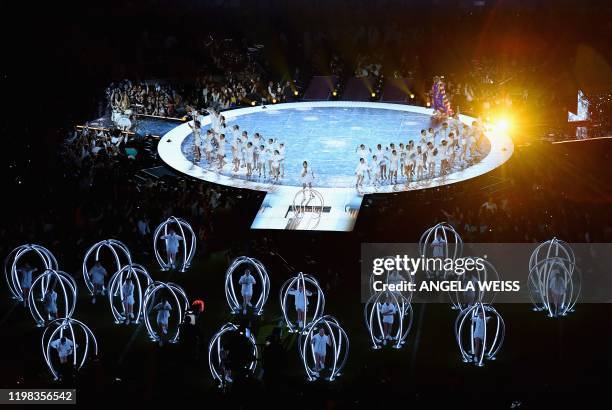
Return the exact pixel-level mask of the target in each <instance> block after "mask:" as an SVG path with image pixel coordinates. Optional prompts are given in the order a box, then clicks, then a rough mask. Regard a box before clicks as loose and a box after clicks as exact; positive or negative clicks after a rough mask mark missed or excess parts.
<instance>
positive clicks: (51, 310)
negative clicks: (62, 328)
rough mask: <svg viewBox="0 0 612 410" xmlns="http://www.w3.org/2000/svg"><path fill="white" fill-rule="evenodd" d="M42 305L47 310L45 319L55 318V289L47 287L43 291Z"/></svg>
mask: <svg viewBox="0 0 612 410" xmlns="http://www.w3.org/2000/svg"><path fill="white" fill-rule="evenodd" d="M43 305H44V307H45V312H47V320H53V319H57V292H56V291H55V290H53V289H49V290H48V291H47V293H45V297H44V299H43Z"/></svg>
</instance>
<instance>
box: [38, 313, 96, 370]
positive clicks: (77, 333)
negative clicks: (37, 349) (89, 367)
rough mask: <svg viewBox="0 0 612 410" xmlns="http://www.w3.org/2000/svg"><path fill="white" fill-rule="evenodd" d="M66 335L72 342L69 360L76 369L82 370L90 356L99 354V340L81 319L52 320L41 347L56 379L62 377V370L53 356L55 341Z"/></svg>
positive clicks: (44, 333) (46, 329)
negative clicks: (55, 362) (60, 370)
mask: <svg viewBox="0 0 612 410" xmlns="http://www.w3.org/2000/svg"><path fill="white" fill-rule="evenodd" d="M62 337H65V338H66V340H68V341H69V342H70V343H71V344H72V351H71V352H70V353H69V355H68V356H69V362H71V364H72V366H73V367H74V369H75V370H77V371H78V370H80V369H81V368H82V367H83V365H84V364H85V362H86V361H87V359H88V358H90V357H91V356H92V354H93V356H97V355H98V341H97V340H96V336H95V335H94V333H93V332H92V331H91V329H90V328H89V327H87V325H86V324H85V323H83V322H81V321H80V320H77V319H73V318H61V319H56V320H54V321H52V322H50V323H49V324H48V325H47V327H46V328H45V331H44V332H43V335H42V340H41V347H42V353H43V357H44V359H45V363H46V364H47V367H48V368H49V371H50V372H51V374H52V375H53V378H54V379H55V380H58V379H59V378H60V372H58V370H57V365H56V364H54V363H53V362H54V361H53V358H52V349H54V347H53V343H54V342H55V341H57V340H60V339H61V338H62Z"/></svg>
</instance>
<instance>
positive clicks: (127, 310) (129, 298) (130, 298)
mask: <svg viewBox="0 0 612 410" xmlns="http://www.w3.org/2000/svg"><path fill="white" fill-rule="evenodd" d="M121 293H122V295H123V299H122V300H121V302H122V303H123V314H124V316H125V324H126V325H129V324H130V319H132V320H133V319H134V283H133V282H132V279H128V280H126V281H125V283H124V284H123V286H122V287H121Z"/></svg>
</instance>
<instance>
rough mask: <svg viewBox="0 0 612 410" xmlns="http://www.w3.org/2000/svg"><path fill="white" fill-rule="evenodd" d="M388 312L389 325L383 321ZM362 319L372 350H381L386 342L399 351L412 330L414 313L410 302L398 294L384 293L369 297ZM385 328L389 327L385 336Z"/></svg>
mask: <svg viewBox="0 0 612 410" xmlns="http://www.w3.org/2000/svg"><path fill="white" fill-rule="evenodd" d="M384 303H388V305H385V304H384ZM388 312H392V313H391V314H392V317H393V320H392V321H390V323H389V322H386V321H385V320H384V316H385V313H388ZM364 318H365V324H366V328H367V329H368V333H369V335H370V340H371V341H372V348H373V349H381V348H382V347H383V346H385V345H386V344H387V342H386V340H390V341H391V342H392V343H391V345H392V347H393V348H394V349H401V348H402V346H403V345H404V344H405V343H406V338H407V337H408V335H409V334H410V329H412V322H413V318H414V313H413V309H412V306H411V304H410V302H408V301H407V300H406V299H404V298H403V297H402V296H401V294H400V292H391V291H385V292H376V293H375V294H374V295H372V296H370V298H369V299H368V301H367V302H366V304H365V307H364ZM386 326H388V327H389V329H388V333H387V334H385V333H386V332H385V327H386ZM394 328H395V329H394Z"/></svg>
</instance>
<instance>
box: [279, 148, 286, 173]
mask: <svg viewBox="0 0 612 410" xmlns="http://www.w3.org/2000/svg"><path fill="white" fill-rule="evenodd" d="M278 153H279V154H280V169H279V172H280V177H281V178H284V177H285V144H284V143H282V142H281V143H280V144H278Z"/></svg>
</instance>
